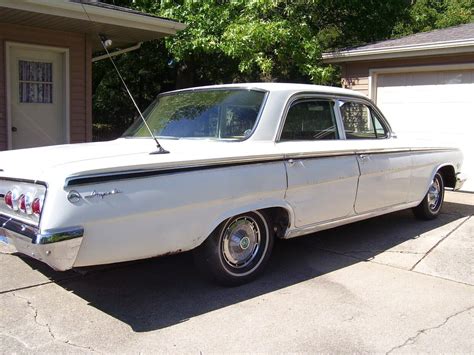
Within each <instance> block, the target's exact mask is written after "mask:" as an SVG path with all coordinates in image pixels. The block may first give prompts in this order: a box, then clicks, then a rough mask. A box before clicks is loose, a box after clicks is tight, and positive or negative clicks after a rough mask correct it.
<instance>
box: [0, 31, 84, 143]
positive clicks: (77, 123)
mask: <svg viewBox="0 0 474 355" xmlns="http://www.w3.org/2000/svg"><path fill="white" fill-rule="evenodd" d="M7 41H11V42H19V43H27V44H36V45H44V46H52V47H62V48H68V49H69V58H70V63H69V81H70V82H69V85H70V87H69V91H70V112H69V117H70V138H71V143H78V142H86V141H90V140H91V137H92V112H91V111H92V109H91V100H90V97H89V98H87V97H86V95H88V96H91V83H90V80H91V74H92V72H91V64H90V59H91V57H92V53H91V45H90V40H89V39H88V38H86V35H84V34H80V33H70V32H61V31H50V30H44V29H40V28H35V27H28V26H18V25H11V24H0V53H2V55H0V68H1V70H0V150H5V149H7V146H8V143H7V127H6V125H7V123H6V93H5V90H6V80H5V42H7Z"/></svg>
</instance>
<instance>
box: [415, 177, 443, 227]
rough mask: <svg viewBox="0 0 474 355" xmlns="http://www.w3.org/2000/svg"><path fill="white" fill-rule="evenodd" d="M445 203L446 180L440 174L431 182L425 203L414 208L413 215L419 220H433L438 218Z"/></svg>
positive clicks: (422, 202)
mask: <svg viewBox="0 0 474 355" xmlns="http://www.w3.org/2000/svg"><path fill="white" fill-rule="evenodd" d="M443 201H444V180H443V176H442V175H441V174H440V173H439V172H438V173H436V174H435V176H434V178H433V181H432V182H431V185H430V187H429V188H428V192H427V193H426V196H425V198H424V199H423V201H421V202H420V204H419V205H418V206H416V207H415V208H413V213H414V214H415V216H416V217H417V218H419V219H424V220H431V219H435V218H436V217H438V215H439V213H440V211H441V207H442V206H443Z"/></svg>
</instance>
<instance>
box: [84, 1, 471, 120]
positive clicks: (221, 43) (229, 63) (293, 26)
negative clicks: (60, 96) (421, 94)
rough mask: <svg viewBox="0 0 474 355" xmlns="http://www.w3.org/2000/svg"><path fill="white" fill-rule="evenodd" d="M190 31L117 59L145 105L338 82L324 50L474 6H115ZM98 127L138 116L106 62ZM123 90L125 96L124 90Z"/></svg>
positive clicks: (429, 25) (101, 69) (415, 27)
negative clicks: (159, 98) (169, 94)
mask: <svg viewBox="0 0 474 355" xmlns="http://www.w3.org/2000/svg"><path fill="white" fill-rule="evenodd" d="M109 2H112V3H114V4H116V5H120V6H127V7H132V8H134V9H137V10H141V11H144V12H147V13H151V14H155V15H158V16H163V17H169V18H172V19H176V20H179V21H181V22H184V23H186V24H187V25H188V27H187V28H186V29H185V30H184V31H180V32H179V33H178V34H177V35H176V36H171V37H167V38H166V39H165V40H164V41H162V40H161V41H152V42H149V43H145V44H144V45H143V46H142V48H141V49H140V50H138V51H135V52H131V53H128V54H124V55H121V56H120V57H117V58H116V61H117V64H118V66H119V68H120V69H121V71H122V73H123V75H124V77H125V80H126V82H127V83H128V84H129V86H130V88H131V90H132V92H133V93H134V95H135V97H136V100H137V102H138V104H139V106H140V107H141V108H142V109H143V108H144V107H146V106H147V105H148V104H149V103H150V102H151V100H153V98H154V97H155V96H156V95H157V94H158V93H159V92H161V91H163V90H169V89H173V88H184V87H189V86H199V85H206V84H216V83H231V82H242V81H290V82H306V83H315V84H332V85H338V84H339V73H338V70H337V68H334V67H332V66H327V65H324V64H322V63H321V53H322V52H324V51H331V50H334V49H337V48H346V47H353V46H358V45H362V44H365V43H369V42H374V41H379V40H385V39H389V38H393V37H397V36H402V35H407V34H411V33H416V32H420V31H426V30H431V29H435V28H443V27H446V26H451V25H457V24H460V23H465V22H469V21H472V20H474V17H473V9H474V0H391V1H379V0H337V1H335V0H306V1H303V0H295V1H287V0H227V1H226V0H201V1H196V0H175V1H172V0H161V1H155V0H134V1H133V0H109ZM93 72H94V78H93V82H94V88H95V90H94V121H95V122H98V123H105V124H112V123H114V125H116V126H117V127H119V129H123V128H124V127H126V126H128V125H129V123H130V118H131V117H133V116H134V113H133V112H134V111H133V110H134V109H133V106H132V105H130V103H129V101H128V99H124V96H123V92H122V91H123V90H122V89H121V85H120V82H119V80H118V78H117V76H116V74H115V73H114V72H113V68H112V67H111V65H110V63H108V62H107V61H105V60H104V61H101V62H99V63H97V64H94V68H93ZM118 92H119V93H121V94H120V95H118V94H117V93H118Z"/></svg>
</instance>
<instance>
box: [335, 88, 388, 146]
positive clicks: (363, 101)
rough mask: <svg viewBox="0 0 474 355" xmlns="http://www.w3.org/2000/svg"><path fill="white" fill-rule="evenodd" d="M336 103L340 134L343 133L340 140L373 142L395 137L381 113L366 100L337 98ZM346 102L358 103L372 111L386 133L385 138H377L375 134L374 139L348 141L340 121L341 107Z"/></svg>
mask: <svg viewBox="0 0 474 355" xmlns="http://www.w3.org/2000/svg"><path fill="white" fill-rule="evenodd" d="M336 101H337V102H336V103H337V111H338V115H339V123H340V125H341V130H342V133H343V135H342V136H341V139H343V140H347V141H366V140H370V141H373V140H383V139H390V138H394V137H395V135H394V134H393V131H392V128H391V127H390V124H389V123H388V121H387V119H386V118H385V116H384V115H383V114H382V112H380V110H379V109H378V108H377V106H376V105H375V104H374V103H373V102H372V101H370V100H368V99H363V98H358V97H339V98H338V99H337V100H336ZM346 102H354V103H359V104H362V105H365V106H367V107H368V109H369V110H370V111H374V112H375V114H376V117H377V119H378V120H379V122H380V124H381V125H382V127H383V128H384V129H385V131H386V132H387V136H386V137H377V133H376V137H375V138H360V139H350V138H349V139H348V138H347V137H346V130H345V128H344V121H343V119H342V113H341V106H342V105H343V104H344V103H346Z"/></svg>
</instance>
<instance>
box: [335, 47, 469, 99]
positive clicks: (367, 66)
mask: <svg viewBox="0 0 474 355" xmlns="http://www.w3.org/2000/svg"><path fill="white" fill-rule="evenodd" d="M467 63H474V54H464V55H458V54H454V55H444V56H436V57H420V58H405V59H385V60H374V61H360V62H351V63H344V64H342V65H341V66H342V80H341V82H342V87H344V88H348V89H352V90H355V91H358V92H361V93H363V94H364V95H367V96H368V95H369V70H371V69H381V68H403V67H414V66H420V67H423V66H428V65H448V64H467Z"/></svg>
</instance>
